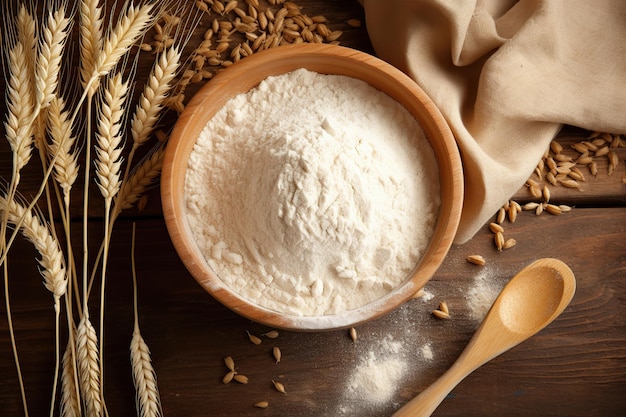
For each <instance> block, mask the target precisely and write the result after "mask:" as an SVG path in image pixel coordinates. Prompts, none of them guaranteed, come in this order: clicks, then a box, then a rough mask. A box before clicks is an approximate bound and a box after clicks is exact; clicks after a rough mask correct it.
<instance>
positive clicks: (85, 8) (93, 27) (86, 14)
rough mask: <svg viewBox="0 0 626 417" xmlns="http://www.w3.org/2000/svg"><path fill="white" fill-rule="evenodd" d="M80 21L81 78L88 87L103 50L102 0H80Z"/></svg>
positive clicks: (84, 85) (84, 86)
mask: <svg viewBox="0 0 626 417" xmlns="http://www.w3.org/2000/svg"><path fill="white" fill-rule="evenodd" d="M79 22H80V23H79V34H80V35H79V39H80V41H79V42H80V79H81V82H82V85H83V88H87V83H88V82H89V79H90V78H91V74H93V70H94V68H95V66H96V61H97V59H98V54H99V53H100V51H101V50H102V38H103V36H104V35H103V17H102V5H101V4H100V0H80V5H79ZM94 90H95V88H94Z"/></svg>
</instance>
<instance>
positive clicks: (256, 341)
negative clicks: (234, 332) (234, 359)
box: [246, 330, 262, 345]
mask: <svg viewBox="0 0 626 417" xmlns="http://www.w3.org/2000/svg"><path fill="white" fill-rule="evenodd" d="M246 333H247V334H248V339H249V340H250V342H252V343H253V344H255V345H260V344H261V342H262V340H261V339H260V338H259V337H258V336H255V335H253V334H252V333H250V332H249V331H247V330H246Z"/></svg>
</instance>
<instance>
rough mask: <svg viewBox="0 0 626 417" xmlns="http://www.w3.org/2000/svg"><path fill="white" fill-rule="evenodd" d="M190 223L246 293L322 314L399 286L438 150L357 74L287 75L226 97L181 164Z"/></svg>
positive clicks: (220, 269)
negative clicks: (186, 162) (185, 164)
mask: <svg viewBox="0 0 626 417" xmlns="http://www.w3.org/2000/svg"><path fill="white" fill-rule="evenodd" d="M185 192H186V201H187V217H188V221H189V226H190V228H191V230H192V231H193V233H194V237H195V240H196V242H197V244H198V246H199V249H200V250H201V252H202V253H203V254H204V255H205V258H206V260H207V262H208V263H209V265H210V266H211V268H212V269H213V270H214V271H215V272H216V274H217V275H218V276H219V277H220V278H221V279H222V281H224V283H225V284H226V285H227V286H229V287H230V288H231V289H232V290H233V291H235V292H237V293H238V294H240V295H241V296H243V297H244V298H247V299H248V300H250V301H252V302H255V303H257V304H259V305H261V306H264V307H267V308H269V309H273V310H276V311H280V312H286V313H290V314H295V315H303V316H313V315H327V314H333V313H339V312H343V311H347V310H351V309H354V308H357V307H360V306H362V305H365V304H367V303H368V302H370V301H373V300H374V299H376V298H379V297H381V296H382V295H384V294H386V293H387V292H389V291H390V290H391V289H393V288H394V287H396V286H397V285H398V284H400V283H401V282H402V281H403V280H404V279H405V278H406V276H407V275H408V274H409V273H410V271H411V270H412V269H413V267H414V266H415V264H416V263H417V262H418V260H419V259H420V257H421V256H422V254H423V251H424V250H425V248H426V246H427V245H428V241H429V238H430V236H431V235H432V231H433V228H434V224H435V221H436V214H437V212H438V208H439V201H440V199H439V182H438V171H437V166H436V161H435V157H434V153H433V151H432V149H431V148H430V145H429V144H428V142H427V140H426V139H425V137H424V135H423V132H422V130H421V128H420V127H419V125H418V124H417V122H416V121H415V119H414V118H413V117H412V116H411V115H410V114H409V113H408V112H407V111H406V110H405V109H404V108H403V107H401V106H400V105H399V104H398V103H397V102H395V101H394V100H392V99H390V98H389V97H388V96H386V95H384V94H382V93H380V92H379V91H377V90H375V89H373V88H372V87H370V86H369V85H367V84H366V83H364V82H362V81H359V80H356V79H352V78H348V77H342V76H329V75H320V74H317V73H314V72H310V71H307V70H296V71H294V72H292V73H289V74H287V75H283V76H278V77H270V78H268V79H267V80H265V81H263V82H262V83H261V84H260V85H259V86H258V87H257V88H256V89H253V90H252V91H251V92H249V93H248V94H242V95H239V96H237V97H235V98H233V99H231V100H230V101H229V102H228V103H227V104H226V105H225V106H224V107H223V108H222V109H221V110H220V111H219V112H218V113H217V114H216V115H215V117H214V118H213V119H212V120H211V121H209V123H208V124H207V126H206V127H205V129H204V130H203V132H202V133H201V135H200V137H199V138H198V141H197V143H196V145H195V147H194V149H193V151H192V153H191V155H190V158H189V163H188V169H187V173H186V184H185Z"/></svg>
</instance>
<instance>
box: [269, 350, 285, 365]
mask: <svg viewBox="0 0 626 417" xmlns="http://www.w3.org/2000/svg"><path fill="white" fill-rule="evenodd" d="M272 355H273V356H274V359H275V360H276V363H277V364H278V363H279V362H280V359H281V358H282V355H283V354H282V352H281V351H280V348H279V347H278V346H274V347H273V348H272Z"/></svg>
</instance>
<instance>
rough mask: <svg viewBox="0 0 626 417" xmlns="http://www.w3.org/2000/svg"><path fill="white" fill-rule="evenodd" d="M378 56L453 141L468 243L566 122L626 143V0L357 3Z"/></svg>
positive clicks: (395, 0)
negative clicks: (409, 84) (433, 111)
mask: <svg viewBox="0 0 626 417" xmlns="http://www.w3.org/2000/svg"><path fill="white" fill-rule="evenodd" d="M361 4H362V5H363V7H364V9H365V16H366V25H367V30H368V33H369V36H370V39H371V41H372V45H373V47H374V49H375V51H376V55H377V56H379V57H380V58H382V59H384V60H386V61H388V62H390V63H391V64H393V65H394V66H396V67H398V68H400V69H401V70H403V71H404V72H406V73H407V74H408V75H410V76H411V77H412V78H413V79H414V80H415V81H417V83H418V84H419V85H420V86H421V87H422V88H423V89H424V90H425V91H426V93H427V94H428V95H429V96H430V97H431V98H432V99H433V100H434V102H435V103H436V104H437V106H438V107H439V109H440V110H441V111H442V113H443V114H444V116H445V117H446V119H447V120H448V123H449V124H450V126H451V128H452V131H453V132H454V135H455V137H456V139H457V143H458V145H459V148H460V150H461V157H462V160H463V166H464V175H465V187H466V188H465V190H466V191H465V201H464V204H463V213H462V218H461V225H460V229H459V231H458V234H457V238H456V241H457V242H458V243H462V242H464V241H466V240H468V239H470V238H471V237H472V236H473V235H474V234H475V233H476V231H477V230H478V229H479V228H480V227H482V226H483V225H484V224H485V222H486V221H488V220H489V218H490V217H492V216H493V215H494V214H495V212H496V211H497V210H498V208H499V207H501V206H502V205H503V204H504V203H505V202H506V201H507V199H509V198H510V196H512V195H513V194H514V193H515V192H516V191H517V190H518V189H519V188H520V187H521V186H522V185H523V184H524V182H525V181H526V179H528V178H529V176H530V175H531V174H532V172H533V170H534V168H535V166H536V164H537V162H538V161H539V159H540V158H541V156H542V154H543V152H544V151H545V149H546V148H547V147H548V146H549V143H550V141H551V140H552V139H553V138H554V136H555V135H556V134H557V133H558V131H559V130H560V128H561V127H562V125H563V124H569V125H574V126H578V127H582V128H586V129H590V130H597V131H603V132H610V133H626V1H625V0H522V1H517V2H516V1H511V0H361Z"/></svg>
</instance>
